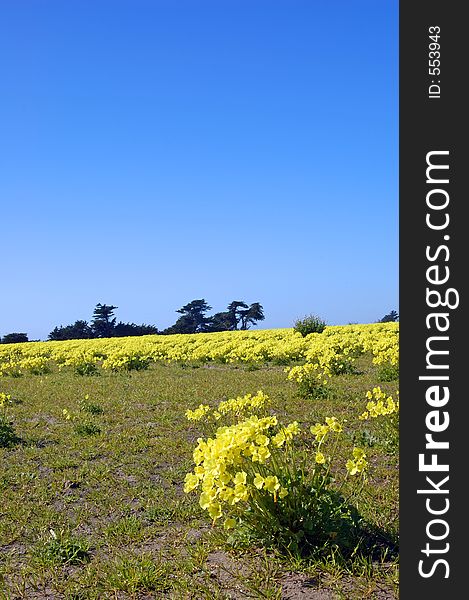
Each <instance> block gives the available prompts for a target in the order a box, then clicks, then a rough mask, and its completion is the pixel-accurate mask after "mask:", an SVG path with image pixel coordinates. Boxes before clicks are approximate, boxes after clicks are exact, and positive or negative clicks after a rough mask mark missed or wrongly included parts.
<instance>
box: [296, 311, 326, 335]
mask: <svg viewBox="0 0 469 600" xmlns="http://www.w3.org/2000/svg"><path fill="white" fill-rule="evenodd" d="M325 328H326V322H325V321H324V320H323V319H321V317H318V316H316V315H307V316H306V317H303V318H302V319H297V320H296V321H295V323H294V325H293V329H294V330H295V331H297V332H298V333H301V335H302V336H303V337H306V336H307V335H309V334H310V333H322V332H323V331H324V329H325Z"/></svg>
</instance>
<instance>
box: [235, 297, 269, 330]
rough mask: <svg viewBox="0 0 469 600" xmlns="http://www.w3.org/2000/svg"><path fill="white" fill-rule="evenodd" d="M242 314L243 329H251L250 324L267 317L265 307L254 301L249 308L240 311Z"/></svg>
mask: <svg viewBox="0 0 469 600" xmlns="http://www.w3.org/2000/svg"><path fill="white" fill-rule="evenodd" d="M240 314H241V329H249V326H250V325H254V324H255V323H257V321H263V320H264V319H265V315H264V308H263V307H262V305H261V304H259V302H253V303H252V304H251V305H250V306H249V308H247V309H245V310H242V311H240Z"/></svg>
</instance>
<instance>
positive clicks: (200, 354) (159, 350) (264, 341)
mask: <svg viewBox="0 0 469 600" xmlns="http://www.w3.org/2000/svg"><path fill="white" fill-rule="evenodd" d="M398 334H399V324H398V323H372V324H368V325H340V326H329V327H326V328H325V330H324V331H323V332H322V333H311V334H309V335H307V336H306V337H302V336H301V334H299V333H297V332H295V331H294V329H293V328H290V329H258V330H252V331H222V332H218V333H197V334H189V335H187V334H186V335H183V334H179V335H146V336H136V337H125V338H104V339H90V340H67V341H61V342H26V343H22V344H2V345H0V376H1V375H10V376H18V375H21V374H23V373H27V372H31V373H39V372H45V371H46V370H47V369H48V368H49V367H50V366H52V365H59V366H63V367H67V366H71V367H80V366H82V365H96V366H98V367H101V368H103V369H108V370H112V371H120V370H129V369H139V368H145V366H146V365H147V364H149V363H150V362H156V361H167V362H174V361H203V362H221V363H236V362H239V363H264V362H267V361H272V362H277V363H278V364H288V363H294V362H298V361H303V362H306V363H311V364H313V365H318V366H317V367H308V369H314V370H317V371H318V374H319V373H321V376H322V375H324V374H325V375H326V376H327V375H328V374H329V373H330V372H332V371H333V372H335V373H337V372H340V371H341V369H342V367H343V366H344V365H345V364H347V363H350V362H351V361H353V360H354V358H355V357H356V356H359V355H360V354H362V353H363V352H371V353H372V355H373V357H374V358H373V360H374V361H375V363H377V364H381V363H385V362H391V363H392V364H397V362H398V357H399V354H398ZM292 377H294V375H292Z"/></svg>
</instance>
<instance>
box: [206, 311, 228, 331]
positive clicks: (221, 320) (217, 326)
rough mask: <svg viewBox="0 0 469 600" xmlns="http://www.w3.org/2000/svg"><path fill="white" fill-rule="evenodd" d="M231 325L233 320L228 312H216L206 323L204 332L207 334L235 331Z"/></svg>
mask: <svg viewBox="0 0 469 600" xmlns="http://www.w3.org/2000/svg"><path fill="white" fill-rule="evenodd" d="M232 325H233V319H232V315H231V314H230V313H229V312H218V313H215V314H214V315H213V316H212V317H210V321H209V323H207V325H206V329H205V330H206V331H207V332H215V331H231V330H232V329H236V327H233V326H232Z"/></svg>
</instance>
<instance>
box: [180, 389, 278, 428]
mask: <svg viewBox="0 0 469 600" xmlns="http://www.w3.org/2000/svg"><path fill="white" fill-rule="evenodd" d="M268 402H269V396H267V394H264V392H263V391H262V390H259V391H258V392H257V394H255V395H252V394H246V395H245V396H237V397H236V398H231V399H230V400H222V401H221V402H220V403H219V404H218V406H217V408H216V409H215V410H213V411H212V413H211V414H209V413H210V410H211V409H210V406H208V405H207V404H199V406H198V407H197V408H196V409H195V410H190V409H189V410H186V412H185V415H186V417H187V419H188V420H189V421H200V420H201V419H202V418H203V417H207V418H208V419H211V418H213V419H215V420H216V421H218V420H219V419H220V418H221V417H222V416H224V415H228V414H230V413H232V414H233V415H235V416H236V417H240V416H242V415H244V414H246V413H247V412H256V411H259V410H261V409H262V408H264V406H265V405H266V404H267V403H268Z"/></svg>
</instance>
